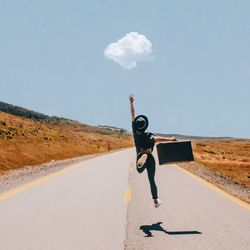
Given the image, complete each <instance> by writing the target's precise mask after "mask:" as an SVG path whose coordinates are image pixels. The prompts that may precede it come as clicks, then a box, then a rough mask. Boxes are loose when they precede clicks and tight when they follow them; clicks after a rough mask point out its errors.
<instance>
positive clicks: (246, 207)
mask: <svg viewBox="0 0 250 250" xmlns="http://www.w3.org/2000/svg"><path fill="white" fill-rule="evenodd" d="M175 165H176V167H177V168H179V169H180V170H182V171H183V172H185V173H187V174H188V175H190V176H192V177H194V178H195V179H197V180H199V181H200V182H202V183H203V184H205V185H206V186H208V187H210V188H212V189H213V190H214V191H216V192H217V193H219V194H221V195H223V196H224V197H226V198H228V199H229V200H231V201H233V202H235V203H237V204H238V205H240V206H241V207H243V208H245V209H247V210H249V211H250V205H249V204H248V203H246V202H244V201H242V200H240V199H239V198H236V197H235V196H233V195H231V194H229V193H227V192H226V191H224V190H222V189H221V188H219V187H217V186H215V185H214V184H212V183H210V182H208V181H206V180H204V179H203V178H201V177H199V176H197V175H195V174H193V173H191V172H189V171H187V170H186V169H183V168H181V167H180V166H178V165H177V164H175Z"/></svg>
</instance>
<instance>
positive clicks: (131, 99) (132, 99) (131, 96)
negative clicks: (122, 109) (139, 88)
mask: <svg viewBox="0 0 250 250" xmlns="http://www.w3.org/2000/svg"><path fill="white" fill-rule="evenodd" d="M134 100H135V98H134V95H130V96H129V101H130V103H133V102H134Z"/></svg>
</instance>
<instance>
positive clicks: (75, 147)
mask: <svg viewBox="0 0 250 250" xmlns="http://www.w3.org/2000/svg"><path fill="white" fill-rule="evenodd" d="M101 133H103V134H101ZM132 145H133V144H132V140H131V136H130V135H128V134H126V133H113V134H112V131H111V132H108V133H106V131H104V130H101V129H98V128H95V127H91V126H87V125H82V124H80V123H74V122H60V123H59V124H47V123H41V122H35V121H32V120H29V119H24V118H21V117H17V116H13V115H10V114H7V113H3V112H0V174H5V173H7V172H8V170H11V169H17V168H20V167H23V166H27V165H29V166H32V165H37V164H41V163H44V162H48V161H51V160H61V159H67V158H71V157H76V156H83V155H87V154H93V153H98V152H105V151H109V150H112V149H118V148H123V147H130V146H132Z"/></svg>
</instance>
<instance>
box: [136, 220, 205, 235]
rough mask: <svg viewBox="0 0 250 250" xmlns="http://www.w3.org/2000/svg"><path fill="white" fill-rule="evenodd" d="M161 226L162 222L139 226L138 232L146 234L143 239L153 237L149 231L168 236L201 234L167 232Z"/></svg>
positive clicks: (197, 232)
mask: <svg viewBox="0 0 250 250" xmlns="http://www.w3.org/2000/svg"><path fill="white" fill-rule="evenodd" d="M161 224H162V222H157V223H155V224H152V225H142V226H140V230H142V231H143V232H144V233H145V234H146V235H145V237H153V234H152V232H151V231H160V232H164V233H166V234H168V235H186V234H202V233H201V232H199V231H167V230H166V229H164V228H163V227H162V226H161Z"/></svg>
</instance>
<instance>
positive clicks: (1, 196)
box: [0, 163, 82, 201]
mask: <svg viewBox="0 0 250 250" xmlns="http://www.w3.org/2000/svg"><path fill="white" fill-rule="evenodd" d="M81 164H82V163H76V164H75V165H73V166H71V167H67V168H64V169H62V170H60V171H57V172H55V173H52V174H49V175H46V176H44V177H42V178H40V179H37V180H34V181H31V182H29V183H27V184H24V185H22V186H19V187H17V188H14V189H11V190H10V191H7V192H4V193H2V194H0V201H2V200H5V199H7V198H9V197H11V196H13V195H15V194H17V193H20V192H23V191H25V190H27V189H30V188H31V187H34V186H37V185H39V184H42V183H45V182H47V181H49V180H51V179H52V178H54V177H56V176H58V175H60V174H63V173H65V172H68V171H70V170H72V169H73V168H76V167H78V166H79V165H81Z"/></svg>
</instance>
